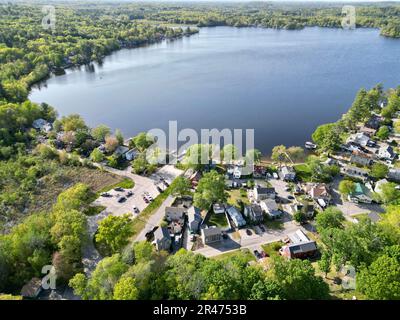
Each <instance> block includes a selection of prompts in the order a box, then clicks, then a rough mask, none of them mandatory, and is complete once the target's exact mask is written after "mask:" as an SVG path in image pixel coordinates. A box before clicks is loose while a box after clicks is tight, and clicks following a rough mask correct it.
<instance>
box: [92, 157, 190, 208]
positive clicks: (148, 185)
mask: <svg viewBox="0 0 400 320" xmlns="http://www.w3.org/2000/svg"><path fill="white" fill-rule="evenodd" d="M112 172H113V173H115V174H118V175H122V176H125V177H128V178H131V179H132V180H133V181H134V182H135V186H134V187H133V188H132V189H124V190H122V191H116V190H110V191H109V192H108V194H109V195H110V197H99V198H98V199H96V200H95V201H94V202H93V205H96V206H104V207H106V209H105V211H107V212H109V213H112V214H113V215H116V216H120V215H123V214H126V213H130V214H132V215H133V216H137V214H138V213H134V210H133V208H134V207H137V208H138V209H139V213H140V212H141V211H142V210H143V209H144V208H146V207H147V205H148V203H146V202H145V200H144V199H143V195H144V194H145V193H146V194H147V195H148V196H150V197H152V198H153V199H154V198H155V197H157V196H158V195H159V194H160V191H159V190H158V189H157V186H159V187H161V189H163V190H164V189H165V188H166V186H167V185H166V184H164V183H163V182H162V180H161V179H164V181H166V182H167V184H169V183H171V182H172V181H173V180H174V179H175V178H176V177H177V176H179V175H180V174H181V173H182V171H181V170H178V169H176V168H174V166H172V165H166V166H163V167H162V168H160V169H159V170H158V171H157V172H155V173H154V174H153V175H151V176H149V177H143V176H139V175H136V174H133V173H131V168H130V167H129V168H127V169H126V170H116V169H114V170H112ZM129 192H131V193H132V195H131V196H128V193H129ZM148 196H147V197H148ZM121 197H124V198H125V201H123V202H118V199H119V198H121Z"/></svg>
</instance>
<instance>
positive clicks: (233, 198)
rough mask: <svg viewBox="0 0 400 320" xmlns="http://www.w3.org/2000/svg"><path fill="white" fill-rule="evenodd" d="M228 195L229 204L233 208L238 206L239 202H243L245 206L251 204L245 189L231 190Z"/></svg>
mask: <svg viewBox="0 0 400 320" xmlns="http://www.w3.org/2000/svg"><path fill="white" fill-rule="evenodd" d="M228 194H229V198H228V204H229V205H231V206H237V205H238V203H237V201H238V200H241V201H242V202H243V203H244V204H245V205H248V204H250V201H249V199H248V198H247V192H246V190H244V189H235V190H230V191H229V192H228Z"/></svg>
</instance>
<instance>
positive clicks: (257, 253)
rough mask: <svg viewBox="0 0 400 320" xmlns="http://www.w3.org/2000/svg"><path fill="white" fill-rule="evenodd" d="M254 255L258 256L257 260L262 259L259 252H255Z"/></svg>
mask: <svg viewBox="0 0 400 320" xmlns="http://www.w3.org/2000/svg"><path fill="white" fill-rule="evenodd" d="M253 253H254V255H255V256H256V258H257V259H260V258H261V254H260V253H259V252H258V250H254V251H253Z"/></svg>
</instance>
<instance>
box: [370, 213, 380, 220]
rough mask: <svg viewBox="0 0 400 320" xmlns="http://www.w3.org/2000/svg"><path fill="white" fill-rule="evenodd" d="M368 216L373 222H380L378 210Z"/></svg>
mask: <svg viewBox="0 0 400 320" xmlns="http://www.w3.org/2000/svg"><path fill="white" fill-rule="evenodd" d="M368 218H370V219H371V221H372V222H378V221H379V220H381V216H380V215H379V214H378V213H376V212H370V213H368Z"/></svg>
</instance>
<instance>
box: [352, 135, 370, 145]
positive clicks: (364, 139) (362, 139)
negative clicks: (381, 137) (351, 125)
mask: <svg viewBox="0 0 400 320" xmlns="http://www.w3.org/2000/svg"><path fill="white" fill-rule="evenodd" d="M369 139H370V138H369V137H368V136H367V135H366V134H365V133H362V132H357V133H354V134H352V135H350V136H349V137H348V139H347V141H346V143H355V144H358V145H360V146H362V147H366V146H367V144H368V142H369Z"/></svg>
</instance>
